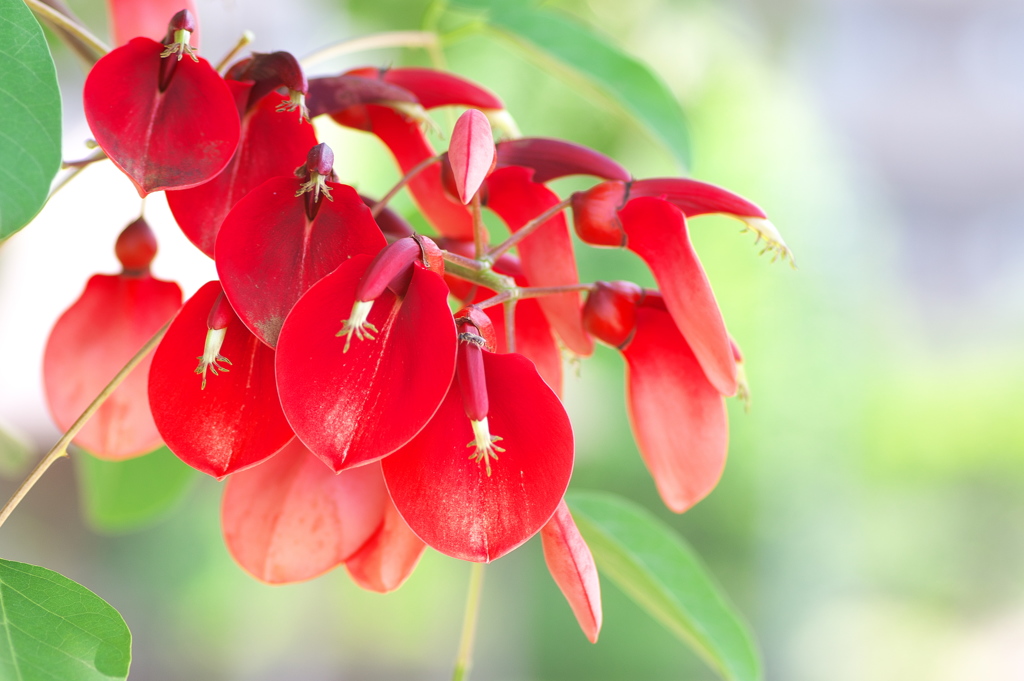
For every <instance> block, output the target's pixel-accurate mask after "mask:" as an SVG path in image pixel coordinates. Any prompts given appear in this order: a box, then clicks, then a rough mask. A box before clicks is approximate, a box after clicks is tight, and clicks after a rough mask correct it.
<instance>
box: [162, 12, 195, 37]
mask: <svg viewBox="0 0 1024 681" xmlns="http://www.w3.org/2000/svg"><path fill="white" fill-rule="evenodd" d="M194 30H196V17H195V15H194V14H192V12H190V11H189V10H187V9H183V10H180V11H179V12H177V13H176V14H175V15H174V16H173V17H171V20H170V22H169V23H168V24H167V33H168V35H170V36H171V37H172V38H173V35H174V32H175V31H188V32H189V33H191V32H192V31H194ZM167 42H171V41H170V40H168V41H167Z"/></svg>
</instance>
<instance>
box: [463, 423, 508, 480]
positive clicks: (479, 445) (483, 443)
mask: <svg viewBox="0 0 1024 681" xmlns="http://www.w3.org/2000/svg"><path fill="white" fill-rule="evenodd" d="M469 423H470V425H471V426H473V439H472V440H470V441H469V444H467V445H466V446H467V447H475V448H476V449H475V450H474V451H473V453H472V454H470V455H469V458H470V459H473V460H474V461H476V462H477V463H480V462H481V461H482V462H483V463H484V465H485V466H486V467H487V477H491V459H494V460H495V461H497V460H498V455H497V454H496V453H495V452H504V451H505V449H504V448H503V447H499V446H498V445H496V444H494V443H495V442H501V440H502V438H501V437H500V436H498V435H491V431H490V429H489V428H488V426H487V417H486V416H485V417H484V418H483V420H480V421H473V420H472V419H471V420H470V421H469Z"/></svg>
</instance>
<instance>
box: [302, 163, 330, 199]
mask: <svg viewBox="0 0 1024 681" xmlns="http://www.w3.org/2000/svg"><path fill="white" fill-rule="evenodd" d="M328 179H329V178H328V177H327V176H326V175H321V174H320V173H318V172H316V171H315V170H310V171H309V180H308V181H307V182H303V183H302V186H301V187H299V191H297V192H295V196H302V195H303V194H305V193H306V192H313V200H314V201H319V200H320V192H323V195H324V198H325V199H327V200H328V201H333V200H334V199H333V198H332V197H331V188H330V187H328V186H327V180H328Z"/></svg>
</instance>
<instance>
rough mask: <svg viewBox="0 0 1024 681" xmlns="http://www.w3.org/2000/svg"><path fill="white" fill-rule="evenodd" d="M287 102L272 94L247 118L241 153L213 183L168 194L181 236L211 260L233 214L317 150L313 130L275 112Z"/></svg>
mask: <svg viewBox="0 0 1024 681" xmlns="http://www.w3.org/2000/svg"><path fill="white" fill-rule="evenodd" d="M287 101H288V97H286V96H284V95H280V94H277V93H271V94H269V95H267V96H266V97H264V98H263V99H262V100H260V102H259V104H257V105H256V106H255V107H253V108H252V109H250V110H249V111H248V112H247V113H246V114H245V115H244V116H243V118H242V133H241V139H240V141H239V143H238V149H237V151H236V152H235V155H234V156H232V157H231V162H230V163H229V164H228V166H227V167H226V168H225V169H224V170H223V171H222V172H221V173H220V174H218V175H217V176H216V177H215V178H213V179H212V180H210V181H209V182H205V183H203V184H201V185H199V186H198V187H193V188H191V189H183V190H180V191H168V192H167V204H168V205H169V206H170V208H171V213H173V214H174V219H175V220H177V221H178V225H179V226H180V227H181V231H183V232H184V233H185V236H187V237H188V238H189V241H191V242H192V243H193V244H195V245H196V246H197V247H198V248H199V250H201V251H202V252H203V253H205V254H206V255H208V256H210V257H211V258H212V257H213V255H214V246H215V245H216V243H217V234H218V232H219V231H220V226H221V224H222V223H223V222H224V218H226V217H227V215H228V213H229V212H230V211H231V208H232V207H234V205H235V204H236V203H237V202H238V201H239V200H240V199H241V198H242V197H244V196H245V195H246V194H248V193H249V192H250V191H252V190H253V189H255V188H256V187H258V186H259V185H260V184H262V183H263V182H265V181H267V180H269V179H271V178H273V177H277V176H279V175H291V174H292V173H293V172H294V170H295V167H296V165H298V164H297V163H296V162H295V159H301V158H304V157H305V155H306V152H308V151H309V149H310V147H313V146H314V145H316V135H315V134H314V133H313V126H312V125H310V124H309V123H307V122H303V121H300V120H299V119H298V118H297V117H296V116H293V115H289V114H287V113H286V112H281V111H277V107H278V105H279V104H281V103H283V102H287Z"/></svg>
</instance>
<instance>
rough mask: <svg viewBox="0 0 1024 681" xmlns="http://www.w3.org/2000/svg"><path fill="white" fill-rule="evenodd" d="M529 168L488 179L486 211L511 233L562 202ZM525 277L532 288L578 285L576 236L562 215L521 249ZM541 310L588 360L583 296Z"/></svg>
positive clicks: (553, 301) (561, 297)
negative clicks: (583, 317) (533, 175)
mask: <svg viewBox="0 0 1024 681" xmlns="http://www.w3.org/2000/svg"><path fill="white" fill-rule="evenodd" d="M530 176H531V171H530V170H528V169H526V168H519V167H509V168H502V169H500V170H497V171H495V172H493V173H491V175H490V177H488V178H487V187H488V189H489V195H488V199H487V207H488V208H490V209H491V210H493V211H494V212H495V213H497V214H498V216H499V217H501V219H502V220H504V221H505V224H507V225H508V228H509V230H511V231H512V232H516V231H518V230H519V229H520V228H521V227H522V226H523V225H525V224H526V223H527V222H529V221H530V220H532V219H533V218H535V217H537V216H539V215H540V214H541V213H543V212H544V211H545V210H547V209H549V208H551V206H554V205H555V204H557V203H558V202H559V198H558V195H557V194H555V193H554V192H552V191H551V190H550V189H548V188H547V187H545V186H544V185H542V184H540V183H538V182H533V181H531V180H530ZM518 248H519V256H520V260H521V261H522V267H523V274H525V275H526V278H527V279H528V280H529V281H530V284H531V285H532V286H566V285H570V284H577V283H579V275H578V274H577V272H576V258H575V256H574V255H573V250H572V237H571V236H570V235H569V227H568V225H567V224H566V220H565V215H564V213H559V214H558V215H556V216H555V217H553V218H551V219H550V220H548V221H547V222H545V223H544V224H543V225H542V226H541V227H540V228H539V229H538V230H537V231H535V232H534V233H533V234H531V235H530V236H528V237H527V238H526V239H524V240H523V241H522V242H520V244H519V247H518ZM538 301H539V302H540V306H541V309H543V310H544V314H546V315H547V318H548V321H550V322H551V326H552V327H554V329H555V333H557V334H558V336H559V338H561V339H562V342H564V343H565V344H566V346H568V348H569V349H570V350H572V351H573V352H575V353H576V354H578V355H582V356H584V357H587V356H589V355H590V354H591V353H592V352H594V341H593V340H591V338H590V336H588V335H587V332H586V331H584V330H583V320H582V316H581V314H580V294H579V293H561V294H558V295H555V296H545V297H543V298H538Z"/></svg>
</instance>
